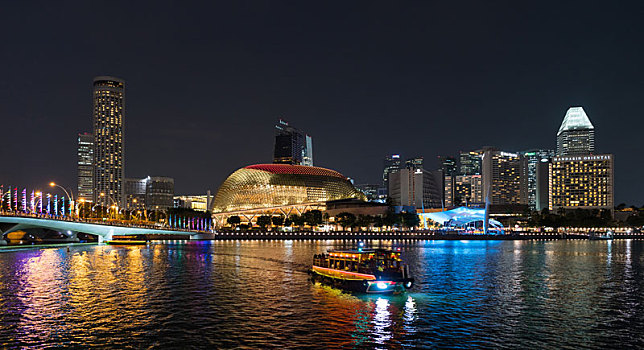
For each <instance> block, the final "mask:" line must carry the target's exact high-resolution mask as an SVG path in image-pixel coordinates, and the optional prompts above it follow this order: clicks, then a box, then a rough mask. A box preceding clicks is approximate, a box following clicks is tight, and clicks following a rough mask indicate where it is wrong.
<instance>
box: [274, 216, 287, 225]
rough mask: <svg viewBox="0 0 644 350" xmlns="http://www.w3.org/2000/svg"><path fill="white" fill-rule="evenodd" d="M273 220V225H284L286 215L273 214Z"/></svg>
mask: <svg viewBox="0 0 644 350" xmlns="http://www.w3.org/2000/svg"><path fill="white" fill-rule="evenodd" d="M271 222H273V225H275V226H282V225H284V217H283V216H282V215H278V216H273V217H272V218H271Z"/></svg>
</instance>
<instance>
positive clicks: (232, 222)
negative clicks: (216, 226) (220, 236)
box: [226, 215, 241, 228]
mask: <svg viewBox="0 0 644 350" xmlns="http://www.w3.org/2000/svg"><path fill="white" fill-rule="evenodd" d="M226 222H227V223H228V224H229V225H231V226H232V227H233V228H235V226H237V225H239V224H240V223H241V218H240V217H239V216H237V215H233V216H229V217H228V219H226Z"/></svg>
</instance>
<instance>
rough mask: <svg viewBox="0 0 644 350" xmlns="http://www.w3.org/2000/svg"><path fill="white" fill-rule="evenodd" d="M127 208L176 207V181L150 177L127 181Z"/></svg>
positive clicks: (168, 178)
mask: <svg viewBox="0 0 644 350" xmlns="http://www.w3.org/2000/svg"><path fill="white" fill-rule="evenodd" d="M125 197H126V199H127V203H126V208H127V209H128V210H132V209H144V208H145V209H148V210H156V209H167V208H171V207H174V179H173V178H171V177H162V176H148V177H145V178H143V179H131V178H127V179H125Z"/></svg>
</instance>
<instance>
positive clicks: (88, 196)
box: [78, 133, 94, 201]
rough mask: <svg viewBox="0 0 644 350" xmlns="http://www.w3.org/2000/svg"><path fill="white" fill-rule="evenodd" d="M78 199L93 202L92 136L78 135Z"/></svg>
mask: <svg viewBox="0 0 644 350" xmlns="http://www.w3.org/2000/svg"><path fill="white" fill-rule="evenodd" d="M78 199H79V200H80V199H83V200H86V201H93V200H94V135H92V134H89V133H84V134H78Z"/></svg>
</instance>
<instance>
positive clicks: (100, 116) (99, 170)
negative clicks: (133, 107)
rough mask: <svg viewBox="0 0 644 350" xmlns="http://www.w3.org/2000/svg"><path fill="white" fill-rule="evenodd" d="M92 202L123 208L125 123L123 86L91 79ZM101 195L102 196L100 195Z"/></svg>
mask: <svg viewBox="0 0 644 350" xmlns="http://www.w3.org/2000/svg"><path fill="white" fill-rule="evenodd" d="M93 98H94V201H95V202H97V203H99V204H102V205H105V206H109V205H112V201H114V202H116V203H118V204H119V205H120V206H124V205H125V188H124V183H123V182H124V173H125V158H124V129H123V126H124V122H123V118H124V117H125V82H124V81H123V80H122V79H119V78H114V77H106V76H102V77H96V78H94V94H93ZM101 193H103V195H100V194H101Z"/></svg>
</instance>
